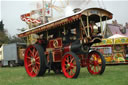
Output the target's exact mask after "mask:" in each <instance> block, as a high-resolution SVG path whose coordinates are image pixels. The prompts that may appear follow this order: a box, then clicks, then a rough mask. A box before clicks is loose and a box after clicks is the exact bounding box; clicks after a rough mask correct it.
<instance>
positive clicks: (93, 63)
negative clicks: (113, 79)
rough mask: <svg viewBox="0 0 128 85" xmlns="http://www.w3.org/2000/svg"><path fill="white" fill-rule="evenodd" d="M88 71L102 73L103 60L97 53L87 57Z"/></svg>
mask: <svg viewBox="0 0 128 85" xmlns="http://www.w3.org/2000/svg"><path fill="white" fill-rule="evenodd" d="M87 66H88V71H89V72H90V73H91V74H93V75H96V74H100V72H101V68H102V60H101V57H100V55H98V54H97V53H90V55H89V56H88V59H87Z"/></svg>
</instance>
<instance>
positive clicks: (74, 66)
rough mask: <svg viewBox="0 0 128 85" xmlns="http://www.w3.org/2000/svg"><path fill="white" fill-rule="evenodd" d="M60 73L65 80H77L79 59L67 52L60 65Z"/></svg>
mask: <svg viewBox="0 0 128 85" xmlns="http://www.w3.org/2000/svg"><path fill="white" fill-rule="evenodd" d="M61 67H62V71H63V74H64V76H65V77H67V78H77V77H78V75H79V72H80V61H79V57H78V56H77V55H76V54H75V53H73V52H67V53H66V54H65V55H64V56H63V60H62V63H61Z"/></svg>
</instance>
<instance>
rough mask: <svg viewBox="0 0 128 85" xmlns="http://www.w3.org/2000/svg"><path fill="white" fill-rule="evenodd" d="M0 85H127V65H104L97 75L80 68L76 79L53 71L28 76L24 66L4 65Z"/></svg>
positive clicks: (0, 70) (1, 70)
mask: <svg viewBox="0 0 128 85" xmlns="http://www.w3.org/2000/svg"><path fill="white" fill-rule="evenodd" d="M0 85H128V65H116V66H106V70H105V72H104V74H103V75H97V76H94V75H91V74H89V73H88V71H87V69H86V68H82V69H81V72H80V74H79V76H78V78H77V79H67V78H65V77H64V75H63V74H54V73H53V72H51V73H50V74H48V73H46V74H45V75H44V77H36V78H30V77H29V76H28V75H27V73H26V72H25V69H24V67H14V68H9V67H4V68H0Z"/></svg>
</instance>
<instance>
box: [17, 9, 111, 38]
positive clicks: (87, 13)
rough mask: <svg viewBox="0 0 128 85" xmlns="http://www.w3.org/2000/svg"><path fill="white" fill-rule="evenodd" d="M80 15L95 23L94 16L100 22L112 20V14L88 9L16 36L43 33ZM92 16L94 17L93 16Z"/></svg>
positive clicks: (102, 10) (76, 18) (101, 10)
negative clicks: (100, 17) (98, 17)
mask: <svg viewBox="0 0 128 85" xmlns="http://www.w3.org/2000/svg"><path fill="white" fill-rule="evenodd" d="M82 15H84V16H89V19H90V18H91V20H92V19H94V21H95V22H99V21H100V20H99V19H97V18H96V16H102V21H104V20H108V19H112V13H111V12H109V11H107V10H104V9H101V8H89V9H85V10H82V11H80V12H77V13H75V14H73V15H71V16H68V17H64V18H60V19H58V20H54V21H51V22H48V23H46V24H42V25H39V26H37V27H34V28H32V29H29V30H26V31H24V32H22V33H20V34H18V36H19V37H26V36H28V35H30V34H36V33H40V32H43V31H48V30H50V29H55V28H56V27H58V26H61V25H64V24H67V23H71V22H73V21H75V20H78V19H79V18H80V17H81V16H82ZM93 15H95V16H93Z"/></svg>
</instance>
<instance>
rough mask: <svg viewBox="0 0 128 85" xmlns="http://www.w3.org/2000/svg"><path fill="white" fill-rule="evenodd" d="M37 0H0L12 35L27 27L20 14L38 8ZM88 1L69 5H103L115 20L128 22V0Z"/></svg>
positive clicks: (1, 15)
mask: <svg viewBox="0 0 128 85" xmlns="http://www.w3.org/2000/svg"><path fill="white" fill-rule="evenodd" d="M35 1H36V2H37V1H38V0H1V1H0V20H3V23H4V24H5V26H4V27H5V29H7V30H8V32H9V34H10V35H16V34H17V33H19V32H18V31H17V29H20V28H26V27H27V25H26V23H25V22H23V21H21V19H20V15H22V14H25V13H28V12H30V11H31V10H34V9H36V2H35ZM57 1H58V0H57ZM83 1H84V2H83ZM87 1H88V0H81V2H80V0H71V1H70V2H69V5H70V7H71V8H72V9H73V8H78V7H79V8H81V9H84V8H90V7H102V8H105V9H107V10H108V11H110V12H112V13H113V20H115V19H116V20H117V21H118V22H119V23H120V24H125V22H128V0H90V2H89V4H87ZM98 1H99V2H98ZM102 1H103V2H102ZM58 3H60V2H58ZM58 3H57V4H58ZM57 4H56V5H57ZM61 4H62V3H61ZM64 4H65V2H64ZM59 15H62V13H58V12H56V14H55V15H54V16H56V17H57V16H59Z"/></svg>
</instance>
